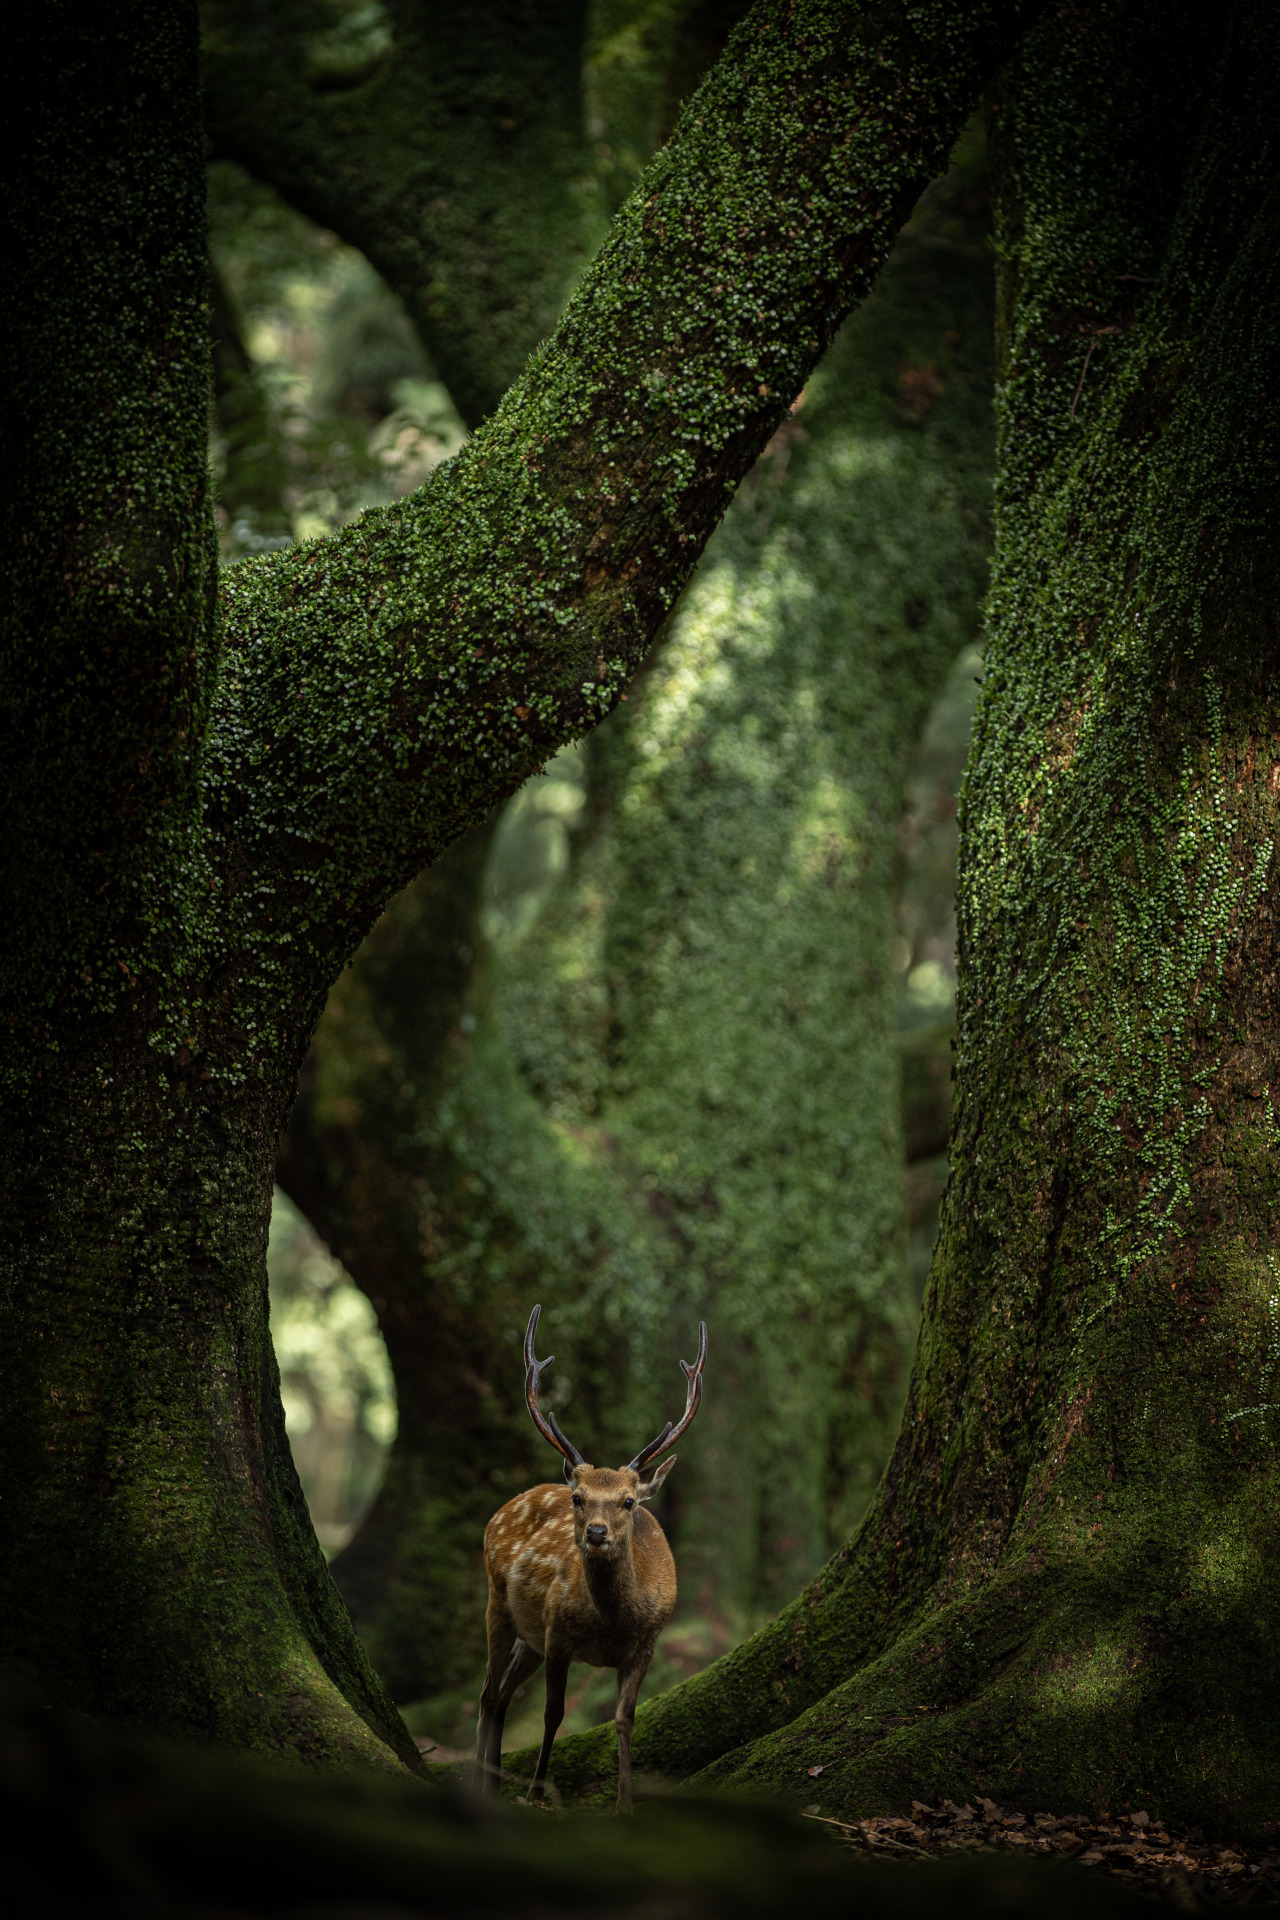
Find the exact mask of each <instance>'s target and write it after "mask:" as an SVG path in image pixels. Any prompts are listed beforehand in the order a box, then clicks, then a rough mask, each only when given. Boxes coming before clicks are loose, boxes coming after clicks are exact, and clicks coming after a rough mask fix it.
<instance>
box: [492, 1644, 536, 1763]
mask: <svg viewBox="0 0 1280 1920" xmlns="http://www.w3.org/2000/svg"><path fill="white" fill-rule="evenodd" d="M541 1665H542V1655H541V1654H540V1653H535V1652H534V1650H533V1648H532V1647H531V1646H529V1645H527V1644H526V1642H525V1641H523V1640H517V1641H516V1644H515V1646H514V1647H513V1648H512V1650H511V1658H510V1660H509V1661H508V1662H507V1670H506V1672H505V1673H504V1674H503V1676H502V1684H501V1686H500V1687H499V1688H498V1692H497V1698H496V1699H495V1700H494V1703H493V1707H492V1709H491V1711H490V1715H489V1746H488V1750H487V1752H486V1754H485V1768H486V1772H487V1775H488V1778H489V1780H490V1782H491V1783H492V1785H493V1787H494V1788H495V1790H496V1788H497V1784H498V1780H499V1778H500V1777H501V1774H502V1729H503V1727H504V1726H505V1724H506V1719H507V1708H508V1707H509V1706H510V1704H511V1696H512V1694H513V1693H514V1692H515V1690H516V1688H517V1687H520V1686H523V1685H524V1683H525V1681H526V1680H527V1679H528V1678H529V1675H530V1674H531V1673H536V1672H537V1671H538V1668H539V1667H540V1666H541Z"/></svg>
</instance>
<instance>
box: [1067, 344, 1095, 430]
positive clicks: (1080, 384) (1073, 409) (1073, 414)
mask: <svg viewBox="0 0 1280 1920" xmlns="http://www.w3.org/2000/svg"><path fill="white" fill-rule="evenodd" d="M1097 344H1098V343H1097V341H1096V340H1091V341H1090V342H1089V351H1088V352H1087V353H1086V354H1085V356H1084V365H1083V366H1082V367H1081V369H1080V379H1079V382H1078V383H1077V386H1076V395H1075V399H1074V400H1073V401H1072V402H1071V419H1070V420H1068V422H1067V425H1068V426H1071V424H1072V423H1073V422H1074V420H1075V417H1076V408H1077V407H1078V406H1079V404H1080V395H1081V394H1082V393H1083V392H1084V377H1085V375H1086V373H1088V371H1089V362H1090V360H1092V358H1093V350H1094V348H1095V347H1096V346H1097Z"/></svg>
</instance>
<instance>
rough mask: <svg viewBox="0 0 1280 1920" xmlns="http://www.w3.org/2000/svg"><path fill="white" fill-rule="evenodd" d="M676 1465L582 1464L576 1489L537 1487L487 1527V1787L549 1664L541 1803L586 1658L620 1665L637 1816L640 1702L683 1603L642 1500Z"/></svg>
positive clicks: (533, 1790) (481, 1733)
mask: <svg viewBox="0 0 1280 1920" xmlns="http://www.w3.org/2000/svg"><path fill="white" fill-rule="evenodd" d="M674 1465H675V1456H674V1454H673V1455H672V1457H671V1458H670V1459H669V1460H665V1461H664V1462H663V1463H662V1465H661V1466H660V1467H646V1468H644V1469H643V1470H642V1471H641V1472H639V1473H637V1472H636V1470H635V1469H634V1468H633V1467H620V1468H618V1469H617V1470H616V1471H614V1470H613V1469H611V1468H609V1467H591V1466H586V1465H583V1466H578V1467H575V1468H574V1469H573V1480H572V1484H571V1485H570V1486H563V1485H560V1486H557V1485H554V1484H550V1483H549V1484H547V1485H545V1486H541V1487H531V1488H530V1489H529V1491H528V1493H522V1494H520V1495H519V1496H518V1497H517V1498H516V1499H515V1500H509V1501H508V1502H507V1504H506V1506H505V1507H502V1508H500V1509H499V1511H498V1512H497V1513H495V1514H494V1516H493V1519H492V1520H491V1521H490V1522H489V1524H488V1526H487V1527H486V1528H485V1534H484V1564H485V1571H486V1573H487V1574H488V1576H489V1609H488V1613H487V1615H486V1622H485V1624H486V1627H487V1629H488V1636H489V1670H488V1673H487V1675H486V1677H485V1683H484V1692H483V1693H482V1694H481V1696H480V1724H479V1728H478V1730H477V1735H476V1780H477V1784H479V1785H481V1786H484V1785H485V1784H487V1783H493V1782H494V1781H496V1779H497V1776H498V1773H499V1771H500V1769H501V1764H502V1727H503V1722H504V1720H505V1719H506V1713H507V1705H508V1702H509V1701H510V1699H511V1696H512V1694H513V1693H514V1692H515V1690H516V1688H517V1687H518V1686H520V1685H521V1683H522V1682H523V1681H525V1680H527V1679H528V1678H529V1676H530V1674H532V1673H536V1672H537V1670H538V1668H539V1666H540V1665H541V1664H542V1662H543V1660H545V1661H546V1663H547V1705H546V1714H545V1718H544V1722H543V1736H542V1750H541V1752H540V1753H539V1755H538V1764H537V1767H536V1768H535V1770H534V1775H533V1781H532V1783H531V1785H530V1788H529V1797H530V1799H538V1798H539V1797H540V1796H541V1794H542V1790H543V1781H544V1780H545V1778H546V1772H547V1762H548V1760H549V1759H550V1756H551V1743H552V1741H553V1740H554V1739H555V1736H556V1732H557V1730H558V1729H559V1726H560V1723H561V1721H562V1720H563V1719H564V1693H565V1683H566V1680H567V1678H568V1673H569V1664H570V1662H571V1661H573V1660H585V1661H586V1662H587V1664H588V1665H589V1666H593V1667H616V1668H617V1670H618V1709H617V1713H616V1715H615V1724H616V1726H617V1729H618V1810H619V1812H629V1811H630V1808H631V1729H632V1725H633V1723H634V1720H635V1710H636V1695H637V1694H638V1693H639V1691H640V1683H641V1681H642V1680H643V1679H644V1676H645V1674H646V1673H647V1672H648V1669H649V1662H650V1661H651V1660H652V1658H653V1650H654V1646H655V1644H656V1642H657V1638H658V1635H659V1634H660V1633H661V1631H662V1629H663V1627H665V1626H666V1624H667V1621H668V1620H669V1619H670V1618H671V1614H672V1610H673V1608H674V1607H675V1604H676V1567H675V1561H674V1560H673V1559H672V1557H671V1549H670V1547H669V1546H668V1545H667V1540H666V1535H665V1534H664V1533H663V1531H662V1528H661V1527H660V1526H659V1525H658V1523H657V1521H656V1520H655V1519H654V1517H653V1515H652V1514H650V1513H646V1512H645V1511H644V1508H643V1506H642V1505H641V1502H642V1501H644V1500H647V1499H649V1498H650V1497H651V1496H652V1495H653V1494H654V1493H656V1492H657V1490H658V1488H659V1487H660V1486H661V1484H662V1482H663V1480H664V1479H665V1478H666V1476H667V1474H668V1473H669V1472H670V1470H671V1468H672V1467H673V1466H674ZM575 1496H576V1498H577V1501H578V1502H579V1504H578V1505H577V1506H575V1505H574V1500H575ZM628 1501H631V1502H632V1505H631V1506H630V1507H628V1505H627V1502H628ZM602 1530H603V1531H602Z"/></svg>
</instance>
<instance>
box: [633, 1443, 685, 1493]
mask: <svg viewBox="0 0 1280 1920" xmlns="http://www.w3.org/2000/svg"><path fill="white" fill-rule="evenodd" d="M679 1457H680V1456H679V1454H675V1453H673V1454H672V1455H671V1458H670V1459H669V1460H664V1461H663V1463H662V1465H661V1466H660V1467H646V1468H645V1469H644V1471H643V1472H642V1473H641V1475H640V1491H639V1492H638V1493H637V1495H636V1498H637V1500H652V1498H653V1496H654V1494H655V1493H656V1492H657V1491H658V1488H659V1487H660V1486H661V1485H662V1483H663V1481H664V1480H665V1479H666V1477H667V1475H668V1474H669V1473H670V1471H671V1469H672V1467H674V1465H675V1463H676V1461H677V1460H678V1459H679Z"/></svg>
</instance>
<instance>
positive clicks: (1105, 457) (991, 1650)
mask: <svg viewBox="0 0 1280 1920" xmlns="http://www.w3.org/2000/svg"><path fill="white" fill-rule="evenodd" d="M1277 53H1278V50H1277V34H1276V25H1275V20H1274V15H1273V13H1272V12H1271V10H1270V9H1267V8H1264V7H1260V6H1255V5H1252V4H1250V3H1249V0H1241V4H1239V5H1236V6H1234V7H1232V8H1230V9H1228V10H1226V11H1225V12H1224V13H1219V14H1217V15H1213V16H1210V15H1208V14H1207V12H1206V11H1204V10H1201V9H1198V8H1194V7H1190V6H1188V7H1186V8H1180V9H1178V10H1176V11H1175V12H1174V13H1172V14H1171V13H1170V11H1169V10H1168V9H1166V8H1156V7H1154V6H1153V7H1149V8H1148V7H1143V8H1134V7H1127V6H1126V7H1119V6H1112V7H1107V8H1095V9H1094V10H1093V12H1092V14H1091V15H1090V17H1089V19H1088V21H1087V22H1086V20H1085V19H1084V18H1083V16H1081V15H1079V13H1078V12H1077V11H1076V10H1074V9H1071V8H1062V9H1061V10H1059V11H1057V12H1056V13H1055V14H1053V15H1051V16H1049V17H1048V18H1046V19H1045V20H1044V21H1042V22H1041V24H1040V25H1039V27H1038V28H1037V29H1036V31H1035V32H1034V33H1033V34H1032V35H1030V36H1029V37H1028V40H1027V42H1026V43H1025V45H1024V48H1023V50H1022V51H1021V52H1020V54H1019V56H1018V58H1017V60H1016V61H1015V63H1014V65H1013V66H1012V68H1011V69H1010V71H1009V72H1008V73H1007V74H1006V76H1004V78H1003V80H1002V82H1001V84H1000V87H999V90H998V95H997V98H996V102H995V110H994V111H995V122H996V126H997V129H998V136H999V143H1000V152H1001V156H1002V159H1001V168H1000V173H1001V176H1002V178H1001V210H1000V218H999V226H998V234H999V245H1000V249H1001V256H1002V262H1003V268H1004V291H1003V298H1002V311H1001V332H1000V338H1001V343H1002V358H1003V367H1002V387H1001V395H1000V402H999V418H1000V422H1001V429H1002V445H1001V468H1000V478H999V482H998V487H997V504H998V516H997V556H996V574H995V583H994V586H993V591H992V595H991V600H990V612H989V637H988V643H987V667H986V677H985V681H984V686H983V690H982V702H981V706H980V710H979V719H978V728H977V735H976V739H975V746H974V753H973V757H972V760H971V764H970V769H969V773H968V776H967V781H966V788H965V795H964V805H963V818H962V830H963V840H962V873H961V887H960V909H961V940H962V992H961V1003H960V1053H959V1062H958V1071H957V1102H956V1116H955V1121H954V1127H953V1139H952V1164H953V1168H954V1172H953V1177H952V1182H951V1186H950V1189H949V1192H948V1195H947V1200H946V1204H945V1207H944V1213H943V1227H942V1236H941V1240H940V1243H939V1248H938V1252H937V1255H936V1258H935V1264H934V1270H933V1276H932V1279H931V1283H930V1290H929V1295H928V1299H927V1302H926V1313H925V1322H924V1327H923V1331H922V1335H921V1342H920V1350H919V1355H918V1358H917V1364H916V1370H915V1375H914V1378H913V1383H912V1387H911V1391H910V1395H909V1398H908V1405H907V1412H906V1416H905V1419H904V1424H903V1429H902V1434H901V1437H900V1439H899V1442H898V1447H897V1450H896V1452H895V1455H894V1459H893V1462H892V1464H891V1466H890V1468H889V1471H888V1473H887V1474H886V1477H885V1480H884V1482H883V1484H882V1486H881V1488H880V1491H879V1493H878V1495H877V1498H876V1501H875V1503H874V1505H873V1508H872V1511H871V1514H870V1515H869V1517H868V1520H867V1522H866V1524H865V1525H864V1527H863V1529H862V1530H861V1532H860V1534H859V1536H858V1537H857V1539H856V1540H855V1541H854V1542H853V1543H852V1544H851V1545H850V1546H849V1547H848V1548H846V1549H845V1550H844V1551H843V1552H841V1553H840V1554H838V1555H837V1556H836V1558H835V1559H834V1560H833V1561H832V1563H831V1565H830V1566H829V1567H828V1568H827V1569H826V1570H825V1572H824V1573H823V1575H822V1576H821V1577H820V1578H819V1580H818V1581H817V1582H816V1583H815V1584H814V1586H813V1587H812V1588H811V1590H810V1591H809V1593H808V1594H807V1595H805V1596H803V1597H802V1598H801V1599H800V1600H799V1601H797V1602H796V1603H795V1604H794V1605H793V1606H792V1607H791V1608H789V1609H788V1610H787V1611H786V1612H785V1613H784V1614H783V1615H782V1616H780V1618H779V1620H778V1621H777V1622H775V1623H774V1624H773V1626H772V1627H770V1628H769V1629H767V1630H766V1631H765V1633H763V1634H762V1635H760V1636H758V1638H757V1639H756V1640H755V1641H754V1642H753V1643H751V1644H750V1645H749V1646H747V1647H745V1648H743V1649H740V1650H739V1651H738V1653H736V1654H734V1655H732V1656H730V1658H729V1659H728V1660H727V1661H725V1662H722V1663H721V1664H720V1666H719V1668H718V1669H712V1670H710V1671H709V1672H708V1673H706V1674H704V1675H702V1676H700V1677H699V1678H698V1679H696V1680H694V1681H693V1682H692V1683H690V1684H689V1685H688V1686H686V1687H685V1688H682V1689H680V1690H678V1691H677V1692H675V1693H672V1694H668V1695H667V1696H665V1697H664V1698H663V1699H661V1700H659V1701H658V1702H656V1703H655V1704H654V1706H653V1707H652V1708H650V1709H649V1711H648V1713H647V1715H645V1714H642V1716H641V1718H640V1719H639V1720H638V1722H637V1727H636V1742H635V1752H636V1764H637V1765H638V1766H647V1767H650V1768H661V1769H664V1770H667V1771H669V1772H675V1773H679V1774H682V1775H688V1774H691V1773H694V1772H696V1770H697V1769H699V1768H701V1769H703V1771H702V1772H701V1774H700V1775H699V1778H700V1779H701V1780H703V1781H706V1782H708V1783H710V1782H711V1781H717V1782H724V1781H730V1780H731V1781H734V1782H735V1783H739V1784H754V1785H757V1786H758V1785H762V1784H766V1783H767V1784H768V1785H769V1786H770V1787H771V1788H772V1789H774V1790H777V1791H781V1792H783V1793H784V1794H787V1795H789V1796H794V1795H797V1794H800V1795H803V1796H804V1797H805V1798H810V1797H818V1798H820V1799H821V1802H822V1804H823V1808H824V1811H830V1812H833V1813H834V1812H836V1811H837V1810H839V1809H841V1808H844V1809H856V1810H859V1811H869V1810H872V1809H874V1808H883V1807H886V1806H891V1805H893V1804H895V1803H900V1802H902V1801H904V1800H905V1799H907V1798H908V1797H910V1796H913V1795H914V1796H916V1797H918V1798H921V1799H929V1798H931V1797H932V1796H933V1795H935V1794H938V1793H946V1794H951V1795H953V1796H956V1797H967V1796H971V1795H972V1794H973V1793H974V1792H975V1791H980V1792H983V1793H987V1794H990V1795H991V1796H993V1797H994V1798H996V1799H998V1800H1000V1801H1001V1802H1003V1803H1004V1804H1006V1805H1012V1806H1015V1807H1018V1806H1020V1807H1023V1808H1025V1809H1027V1810H1032V1809H1035V1808H1044V1807H1052V1808H1053V1809H1055V1810H1060V1809H1061V1810H1068V1809H1073V1808H1079V1807H1085V1808H1091V1807H1093V1806H1095V1805H1103V1806H1111V1807H1113V1808H1115V1807H1120V1806H1125V1805H1134V1806H1142V1807H1145V1808H1148V1809H1150V1811H1151V1813H1152V1815H1153V1817H1154V1816H1155V1815H1157V1814H1160V1815H1163V1816H1164V1817H1165V1818H1166V1819H1168V1820H1178V1821H1182V1822H1199V1823H1201V1824H1203V1825H1204V1826H1205V1827H1206V1828H1209V1829H1210V1830H1216V1831H1224V1830H1228V1831H1231V1832H1234V1833H1237V1834H1249V1833H1256V1834H1265V1833H1269V1832H1271V1831H1272V1830H1273V1827H1274V1818H1275V1815H1274V1790H1273V1788H1274V1776H1275V1764H1276V1762H1275V1754H1276V1739H1275V1730H1274V1717H1273V1714H1272V1710H1271V1704H1270V1703H1271V1700H1272V1697H1273V1695H1274V1690H1275V1685H1276V1679H1277V1673H1276V1655H1275V1650H1274V1638H1275V1636H1274V1632H1273V1621H1274V1617H1275V1614H1276V1609H1277V1595H1276V1590H1275V1576H1274V1571H1273V1569H1274V1566H1275V1562H1276V1553H1275V1549H1276V1541H1275V1537H1274V1536H1275V1518H1274V1516H1275V1513H1276V1501H1275V1497H1274V1481H1275V1476H1276V1471H1277V1464H1276V1431H1277V1430H1276V1425H1275V1417H1276V1416H1275V1407H1274V1405H1273V1392H1272V1377H1273V1373H1274V1367H1275V1355H1276V1334H1275V1324H1276V1322H1275V1315H1276V1298H1277V1290H1276V1284H1275V1277H1274V1270H1275V1261H1276V1258H1277V1254H1276V1236H1275V1212H1276V1207H1275V1196H1276V1165H1277V1161H1276V1145H1277V1139H1276V1130H1275V1123H1274V1118H1273V1115H1274V1107H1275V1100H1276V1097H1277V1093H1276V1086H1277V1072H1278V1070H1280V1060H1278V1059H1277V1055H1276V1050H1275V1046H1274V1043H1273V1035H1274V1031H1275V1009H1274V998H1275V965H1276V962H1275V938H1276V935H1275V926H1274V920H1275V915H1274V904H1273V892H1274V871H1275V868H1274V848H1275V837H1276V798H1275V795H1276V791H1277V789H1280V745H1278V744H1277V739H1276V731H1275V724H1274V719H1273V717H1272V712H1271V707H1272V698H1273V686H1274V679H1275V672H1276V664H1277V662H1276V641H1275V626H1274V606H1275V592H1276V579H1275V556H1276V546H1275V540H1274V515H1275V503H1276V499H1277V479H1278V478H1280V460H1278V455H1280V434H1278V432H1277V427H1278V424H1280V423H1278V421H1277V403H1276V394H1277V391H1278V389H1277V384H1276V371H1277V352H1278V349H1280V337H1278V329H1277V319H1276V314H1277V306H1276V299H1275V271H1276V269H1275V258H1276V237H1277V235H1276V225H1277V219H1278V218H1280V205H1278V202H1277V193H1276V185H1275V153H1274V110H1273V109H1274V98H1275V89H1276V84H1277V78H1278V77H1280V76H1278V75H1277V64H1278V61H1277ZM1081 154H1087V155H1088V156H1089V163H1088V165H1087V166H1085V165H1081V164H1079V156H1080V155H1081ZM717 1756H722V1757H720V1758H718V1759H717ZM597 1758H598V1756H597ZM592 1759H593V1756H592V1754H591V1753H590V1752H589V1751H588V1746H587V1744H586V1743H584V1744H583V1746H582V1747H581V1749H580V1750H579V1752H578V1753H577V1754H576V1755H575V1756H574V1757H573V1768H576V1769H577V1776H576V1777H577V1778H578V1779H579V1780H581V1781H585V1780H586V1778H587V1777H588V1772H589V1768H590V1765H591V1763H592ZM567 1762H568V1756H566V1764H565V1765H564V1766H563V1767H562V1773H563V1774H564V1776H565V1780H562V1782H561V1785H562V1788H563V1785H564V1784H565V1781H567V1780H569V1779H570V1778H571V1777H572V1770H571V1768H570V1766H569V1765H568V1764H567ZM712 1762H714V1763H715V1764H710V1763H712ZM815 1766H818V1767H821V1768H822V1769H823V1772H822V1775H821V1788H820V1789H816V1788H815V1786H814V1782H813V1776H812V1775H811V1774H810V1771H809V1770H810V1768H812V1767H815Z"/></svg>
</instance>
